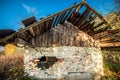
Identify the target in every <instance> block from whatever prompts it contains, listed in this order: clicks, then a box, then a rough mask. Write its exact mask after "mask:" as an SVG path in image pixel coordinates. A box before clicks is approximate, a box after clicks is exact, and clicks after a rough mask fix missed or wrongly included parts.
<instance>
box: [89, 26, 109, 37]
mask: <svg viewBox="0 0 120 80" xmlns="http://www.w3.org/2000/svg"><path fill="white" fill-rule="evenodd" d="M107 29H108V27H105V28H101V29H99V30H97V31H94V32H91V33H89V34H90V36H92V35H95V34H98V33H101V32H104V31H106V30H107Z"/></svg>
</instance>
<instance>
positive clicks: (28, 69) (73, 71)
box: [24, 46, 103, 80]
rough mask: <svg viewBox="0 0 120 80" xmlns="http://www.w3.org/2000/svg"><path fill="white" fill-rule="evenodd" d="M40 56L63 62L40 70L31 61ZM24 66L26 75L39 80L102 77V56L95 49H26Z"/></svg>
mask: <svg viewBox="0 0 120 80" xmlns="http://www.w3.org/2000/svg"><path fill="white" fill-rule="evenodd" d="M42 56H51V57H52V56H55V57H56V58H58V59H61V58H64V60H63V61H57V62H55V64H53V65H52V66H51V67H49V68H48V69H45V70H41V68H38V67H36V65H37V64H36V63H33V62H32V61H31V60H33V59H37V58H40V57H42ZM24 66H25V73H26V74H28V75H29V76H32V77H34V78H36V79H40V80H41V79H43V80H50V79H51V80H52V79H53V80H54V79H64V80H93V79H95V80H99V79H100V77H101V76H102V75H103V62H102V54H101V51H100V49H99V48H95V47H69V46H59V47H49V48H45V47H41V48H40V47H36V48H34V49H33V48H27V49H26V50H25V54H24Z"/></svg>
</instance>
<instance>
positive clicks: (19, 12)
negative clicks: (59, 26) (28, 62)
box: [0, 0, 114, 31]
mask: <svg viewBox="0 0 120 80" xmlns="http://www.w3.org/2000/svg"><path fill="white" fill-rule="evenodd" d="M86 1H87V3H88V4H89V5H90V6H92V7H93V8H94V9H96V10H97V11H98V12H99V13H101V14H102V15H106V14H108V13H109V11H110V9H112V8H113V7H114V5H113V0H86ZM74 2H77V3H80V2H81V0H0V29H13V30H16V31H17V30H18V29H19V28H21V27H22V26H23V25H22V23H21V20H24V19H26V18H29V17H31V16H35V17H36V18H37V20H39V18H41V17H46V16H47V15H49V14H53V13H56V12H58V11H61V10H64V9H65V8H68V7H70V6H71V5H73V3H74Z"/></svg>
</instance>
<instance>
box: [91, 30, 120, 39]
mask: <svg viewBox="0 0 120 80" xmlns="http://www.w3.org/2000/svg"><path fill="white" fill-rule="evenodd" d="M118 32H120V30H119V29H115V30H108V31H104V32H101V33H97V34H95V35H92V37H93V38H95V39H102V38H105V37H108V36H111V35H114V34H116V33H118Z"/></svg>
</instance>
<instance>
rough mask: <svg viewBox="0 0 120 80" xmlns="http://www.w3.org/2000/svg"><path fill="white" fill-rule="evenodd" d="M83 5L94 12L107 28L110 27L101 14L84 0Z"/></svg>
mask: <svg viewBox="0 0 120 80" xmlns="http://www.w3.org/2000/svg"><path fill="white" fill-rule="evenodd" d="M82 4H83V5H84V6H86V7H87V8H88V9H89V10H90V11H92V12H93V13H94V14H96V15H97V16H98V17H99V18H100V19H101V20H102V21H103V22H104V23H105V24H106V25H107V26H108V27H109V28H112V26H111V24H110V23H108V22H107V21H106V20H105V19H104V17H103V16H101V15H100V14H99V13H98V12H97V11H95V10H94V9H93V8H91V7H90V6H89V5H88V4H87V3H86V2H85V1H83V2H82Z"/></svg>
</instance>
